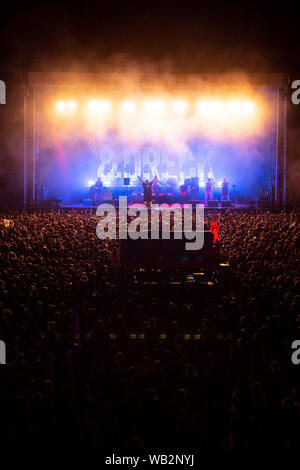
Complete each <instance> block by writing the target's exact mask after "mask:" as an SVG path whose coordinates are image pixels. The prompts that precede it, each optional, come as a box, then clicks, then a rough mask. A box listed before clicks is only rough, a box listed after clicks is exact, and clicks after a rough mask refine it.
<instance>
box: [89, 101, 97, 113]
mask: <svg viewBox="0 0 300 470" xmlns="http://www.w3.org/2000/svg"><path fill="white" fill-rule="evenodd" d="M88 108H89V110H90V111H96V110H97V109H98V101H96V100H91V101H89V104H88Z"/></svg>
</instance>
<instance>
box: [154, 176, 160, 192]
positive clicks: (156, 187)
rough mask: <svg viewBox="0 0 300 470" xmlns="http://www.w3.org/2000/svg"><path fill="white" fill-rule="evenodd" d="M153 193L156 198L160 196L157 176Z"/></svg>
mask: <svg viewBox="0 0 300 470" xmlns="http://www.w3.org/2000/svg"><path fill="white" fill-rule="evenodd" d="M153 192H154V193H155V196H158V195H159V193H160V187H159V179H158V178H157V176H156V175H155V176H154V179H153Z"/></svg>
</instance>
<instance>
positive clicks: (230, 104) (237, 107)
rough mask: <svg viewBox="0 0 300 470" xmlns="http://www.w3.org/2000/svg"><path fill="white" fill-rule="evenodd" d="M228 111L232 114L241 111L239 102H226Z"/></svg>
mask: <svg viewBox="0 0 300 470" xmlns="http://www.w3.org/2000/svg"><path fill="white" fill-rule="evenodd" d="M228 109H229V111H232V112H238V111H240V110H241V102H240V101H239V100H230V101H229V102H228Z"/></svg>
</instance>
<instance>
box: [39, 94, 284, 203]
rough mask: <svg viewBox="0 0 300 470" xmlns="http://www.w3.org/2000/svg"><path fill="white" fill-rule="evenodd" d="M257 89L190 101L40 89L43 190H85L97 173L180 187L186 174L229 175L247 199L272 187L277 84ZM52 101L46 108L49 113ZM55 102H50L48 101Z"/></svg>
mask: <svg viewBox="0 0 300 470" xmlns="http://www.w3.org/2000/svg"><path fill="white" fill-rule="evenodd" d="M252 95H253V96H251V97H250V98H249V97H247V96H246V97H243V96H238V97H234V96H226V97H225V98H224V97H220V98H218V97H217V98H216V97H213V98H211V97H210V98H203V97H199V99H193V100H191V99H190V100H189V99H188V98H187V99H181V100H179V99H176V98H174V97H170V96H167V97H165V98H164V99H160V100H158V99H152V100H150V99H148V98H144V97H142V98H141V97H139V98H138V99H135V100H134V99H131V100H129V99H119V100H109V99H105V100H103V99H102V100H100V99H99V100H96V99H87V98H80V99H76V96H75V94H74V98H73V99H65V100H62V99H60V100H55V99H54V97H52V96H51V94H50V97H49V94H48V95H47V101H45V97H44V96H40V97H39V100H40V106H38V107H37V108H38V109H39V112H38V119H37V121H38V122H37V126H38V145H37V147H38V152H39V157H40V181H41V185H42V187H43V188H44V189H45V195H46V197H61V198H62V199H63V200H64V201H66V202H71V201H72V200H73V201H79V200H80V199H82V198H84V197H86V196H87V195H88V190H89V187H90V186H91V184H93V182H95V180H96V178H97V177H98V176H100V177H101V179H102V181H103V183H104V186H106V187H110V188H114V189H116V188H118V187H120V188H121V187H122V186H123V181H124V178H130V183H131V186H135V185H138V184H139V181H138V176H141V177H142V178H144V179H153V178H154V176H155V175H157V177H158V179H159V180H160V182H162V183H166V184H169V185H172V186H173V187H177V189H178V188H179V186H180V185H181V184H183V183H184V181H185V179H190V178H198V179H199V184H200V187H201V186H204V184H205V182H206V181H207V178H213V180H214V182H215V185H216V186H220V184H221V180H222V179H223V178H224V177H226V179H227V180H228V181H229V182H230V187H232V185H234V186H235V187H236V189H237V190H238V192H239V194H240V195H241V196H243V197H245V198H255V197H257V196H258V195H259V194H261V192H262V189H263V188H267V190H268V191H270V190H271V189H270V187H271V170H272V169H271V165H272V158H271V157H272V146H273V145H274V142H273V140H272V139H273V136H274V128H275V126H276V113H275V112H274V106H275V102H276V94H275V91H274V90H273V89H272V88H267V87H263V88H261V89H256V90H255V94H254V93H253V94H252ZM45 102H47V112H45ZM49 103H50V104H49Z"/></svg>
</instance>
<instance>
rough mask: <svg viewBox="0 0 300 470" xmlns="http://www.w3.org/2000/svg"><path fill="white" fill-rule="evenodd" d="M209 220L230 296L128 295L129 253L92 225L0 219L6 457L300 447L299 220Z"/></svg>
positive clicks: (222, 287) (152, 288) (205, 288)
mask: <svg viewBox="0 0 300 470" xmlns="http://www.w3.org/2000/svg"><path fill="white" fill-rule="evenodd" d="M205 218H206V222H209V221H210V220H217V221H218V224H219V227H220V232H219V235H220V238H221V244H220V250H221V255H222V258H223V259H225V260H227V261H228V263H229V265H230V273H231V278H230V283H228V282H227V283H224V282H222V281H219V282H215V283H208V284H207V285H205V284H201V285H200V284H197V283H194V284H193V283H182V284H181V285H176V286H174V285H172V284H169V285H168V284H164V285H160V284H158V285H144V284H140V283H138V282H134V281H132V282H130V281H128V279H127V280H126V282H125V281H124V280H122V277H120V273H122V266H120V262H119V241H118V240H99V239H98V238H97V236H96V224H97V222H98V217H97V216H96V215H95V212H92V211H91V210H87V209H86V210H84V209H82V210H78V211H77V212H75V211H72V210H65V211H63V210H45V211H31V212H25V211H17V210H6V211H5V210H4V211H2V212H1V214H0V220H1V221H2V222H0V257H1V272H0V339H1V340H3V341H5V344H6V348H7V351H6V356H7V364H6V365H5V366H0V374H1V381H0V413H1V414H0V416H1V422H2V425H1V428H0V434H1V436H0V438H1V442H2V443H6V444H7V445H10V444H12V445H16V444H18V445H23V444H24V445H26V446H28V445H30V446H31V445H34V446H35V447H39V448H47V449H48V448H50V447H51V446H53V445H55V446H61V447H66V446H70V447H74V444H77V445H78V446H83V447H95V448H102V449H119V450H120V451H122V450H123V451H124V450H128V449H130V450H131V451H133V450H135V451H142V450H143V449H147V448H152V449H153V448H159V449H164V448H171V447H172V448H174V449H176V448H177V449H188V448H190V449H197V450H198V451H201V450H214V449H219V450H224V451H228V452H234V451H239V450H249V451H251V450H264V449H268V448H278V449H286V448H287V449H290V448H295V447H296V446H297V442H298V441H299V437H300V436H299V429H300V426H299V425H300V397H299V394H300V389H299V377H300V375H299V373H300V365H299V366H298V367H297V366H296V365H294V364H293V363H292V361H291V355H292V350H291V344H292V342H293V341H294V340H295V339H300V272H299V265H300V263H299V220H298V215H297V213H296V212H292V213H289V214H288V213H283V212H280V213H269V212H262V213H256V212H253V211H252V212H251V211H240V212H239V211H230V210H224V211H214V210H206V211H205ZM4 220H6V221H7V222H6V223H4ZM276 446H277V447H276Z"/></svg>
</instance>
